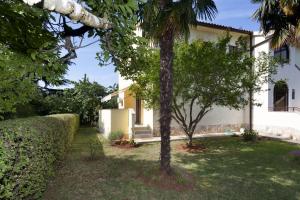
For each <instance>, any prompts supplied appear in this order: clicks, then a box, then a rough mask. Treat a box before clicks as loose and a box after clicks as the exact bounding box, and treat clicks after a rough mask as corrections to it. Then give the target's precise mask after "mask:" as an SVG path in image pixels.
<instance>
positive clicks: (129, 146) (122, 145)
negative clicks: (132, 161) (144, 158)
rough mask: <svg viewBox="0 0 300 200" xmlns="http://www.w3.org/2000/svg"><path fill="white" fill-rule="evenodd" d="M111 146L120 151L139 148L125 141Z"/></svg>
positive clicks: (138, 145) (115, 142)
mask: <svg viewBox="0 0 300 200" xmlns="http://www.w3.org/2000/svg"><path fill="white" fill-rule="evenodd" d="M111 146H113V147H117V148H120V149H135V148H138V147H140V146H141V144H136V143H131V142H129V141H127V140H120V141H114V142H113V143H112V144H111Z"/></svg>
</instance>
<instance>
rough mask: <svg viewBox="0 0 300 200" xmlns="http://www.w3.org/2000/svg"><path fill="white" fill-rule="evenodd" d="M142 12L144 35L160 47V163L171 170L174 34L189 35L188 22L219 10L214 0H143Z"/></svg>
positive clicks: (191, 22) (164, 168) (164, 169)
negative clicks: (144, 0)
mask: <svg viewBox="0 0 300 200" xmlns="http://www.w3.org/2000/svg"><path fill="white" fill-rule="evenodd" d="M139 12H140V13H139V16H140V19H141V26H142V29H143V31H144V32H145V36H149V37H151V38H153V39H154V40H155V41H157V42H158V43H159V47H160V133H161V155H160V167H161V170H162V171H163V172H165V173H167V174H170V173H171V166H170V160H171V155H170V151H171V147H170V133H171V131H170V123H171V112H172V110H171V102H172V93H173V84H172V82H173V79H172V77H173V75H172V65H173V44H174V39H175V37H180V36H185V38H186V39H187V38H188V36H189V26H190V25H196V22H197V20H199V19H202V20H203V19H204V20H212V19H213V18H214V17H215V14H216V13H217V8H216V5H215V3H214V1H213V0H147V1H146V2H144V3H141V4H140V11H139Z"/></svg>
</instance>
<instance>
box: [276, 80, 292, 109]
mask: <svg viewBox="0 0 300 200" xmlns="http://www.w3.org/2000/svg"><path fill="white" fill-rule="evenodd" d="M273 103H274V111H285V112H287V111H288V109H289V89H288V85H287V84H286V82H285V81H278V82H276V83H275V86H274V98H273Z"/></svg>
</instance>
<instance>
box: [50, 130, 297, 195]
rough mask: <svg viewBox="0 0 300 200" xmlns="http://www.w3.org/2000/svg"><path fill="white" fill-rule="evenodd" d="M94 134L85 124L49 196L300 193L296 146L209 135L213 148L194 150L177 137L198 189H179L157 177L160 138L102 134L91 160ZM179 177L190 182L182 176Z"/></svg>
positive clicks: (176, 157) (181, 166)
mask: <svg viewBox="0 0 300 200" xmlns="http://www.w3.org/2000/svg"><path fill="white" fill-rule="evenodd" d="M94 138H97V131H96V130H94V129H91V128H84V129H81V130H80V133H79V134H78V135H77V136H76V137H75V140H74V143H73V146H72V148H71V150H70V152H69V153H68V155H67V157H66V160H65V162H64V164H63V166H62V167H61V168H60V169H59V170H58V172H57V175H56V177H55V178H54V179H53V180H52V181H51V182H50V183H49V185H48V188H47V190H46V192H45V196H44V199H51V200H56V199H57V200H58V199H59V200H60V199H64V200H65V199H66V200H68V199H72V200H73V199H75V200H76V199H84V200H89V199H124V200H125V199H130V200H131V199H230V200H231V199H289V200H292V199H300V193H299V188H300V171H299V165H296V164H295V163H294V162H291V161H290V160H288V159H287V158H286V155H287V153H288V152H289V151H290V150H292V149H295V148H298V147H296V146H294V147H293V146H290V145H288V144H285V143H280V142H273V141H267V142H263V143H257V144H245V143H243V142H241V141H240V140H239V139H237V138H220V139H204V140H201V143H203V144H205V146H206V147H207V148H208V151H205V152H204V153H198V154H189V153H180V152H178V151H176V150H175V148H174V147H175V146H176V145H178V144H181V143H183V142H173V145H172V147H173V161H172V162H173V167H174V168H175V170H176V171H177V172H186V173H188V174H189V175H191V177H188V178H190V179H193V180H192V183H193V186H191V187H192V189H188V188H185V190H178V188H172V187H170V188H168V187H167V188H166V187H162V185H160V184H157V185H155V184H156V183H158V182H159V181H163V180H162V179H160V178H158V179H157V176H158V175H157V172H158V166H159V162H158V158H159V143H155V144H148V145H143V146H142V147H140V148H136V149H132V150H124V149H120V148H117V147H111V146H110V145H109V144H108V143H106V142H105V141H104V140H103V139H101V143H100V146H99V152H98V154H97V157H96V159H95V160H89V159H87V158H88V157H89V147H88V141H89V140H90V139H94ZM183 174H184V173H183ZM147 179H149V180H150V181H147ZM153 180H154V181H153ZM157 180H158V182H157ZM176 181H177V182H178V184H183V185H184V184H185V179H182V177H181V176H179V177H178V179H176Z"/></svg>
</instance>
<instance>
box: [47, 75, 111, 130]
mask: <svg viewBox="0 0 300 200" xmlns="http://www.w3.org/2000/svg"><path fill="white" fill-rule="evenodd" d="M106 90H107V89H106V88H105V87H103V86H102V85H100V84H98V83H97V82H90V81H89V79H88V78H87V76H86V75H85V76H84V77H83V79H82V80H79V81H78V82H74V88H68V89H64V90H63V91H60V92H57V93H55V94H52V95H51V94H50V95H47V96H46V97H45V100H46V103H44V105H43V106H45V107H48V108H50V110H49V112H50V113H51V114H53V113H77V114H79V115H80V122H81V124H85V125H93V123H95V122H96V121H97V119H98V115H99V114H98V111H99V109H100V108H101V107H102V106H103V105H102V104H101V99H102V97H104V96H106V95H107V92H106Z"/></svg>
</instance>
